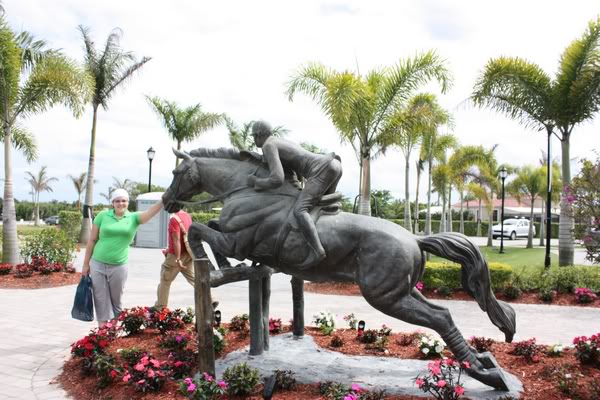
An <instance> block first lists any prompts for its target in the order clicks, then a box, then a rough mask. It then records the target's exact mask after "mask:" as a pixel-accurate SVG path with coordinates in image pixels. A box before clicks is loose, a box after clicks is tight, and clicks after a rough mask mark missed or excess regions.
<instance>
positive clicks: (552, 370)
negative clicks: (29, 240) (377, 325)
mask: <svg viewBox="0 0 600 400" xmlns="http://www.w3.org/2000/svg"><path fill="white" fill-rule="evenodd" d="M188 327H189V328H188V329H189V330H191V329H192V328H191V326H190V325H188ZM289 329H290V328H289V326H284V332H286V331H289ZM305 332H306V334H309V335H311V336H313V338H314V339H315V341H316V342H317V343H318V344H319V345H320V346H321V347H323V348H328V349H330V350H333V351H339V352H341V353H344V354H350V355H377V356H381V357H399V358H409V359H415V358H419V359H421V358H422V357H421V356H422V354H421V353H419V351H418V348H417V345H416V342H412V343H410V344H407V343H408V342H409V341H410V340H409V339H408V338H409V337H410V336H411V334H405V333H392V335H391V336H390V337H389V345H388V350H387V351H386V352H380V351H377V350H375V349H371V348H368V347H367V346H368V345H365V344H362V343H360V342H359V341H358V340H357V336H356V331H352V330H348V329H342V330H338V331H336V332H335V335H337V336H339V337H340V338H341V339H342V340H343V345H342V347H338V348H334V347H331V346H330V342H331V338H332V336H324V335H322V334H321V333H320V332H319V331H318V330H317V329H316V328H306V331H305ZM158 336H159V333H158V331H156V330H151V329H148V330H146V331H143V332H142V333H140V334H137V335H133V336H131V337H123V338H119V339H117V340H115V341H114V342H112V343H111V344H110V345H109V347H108V351H109V352H110V353H112V354H115V353H116V351H117V349H124V348H130V347H133V346H136V347H138V348H140V349H144V350H146V351H148V352H150V353H152V354H153V355H154V356H155V357H157V358H159V359H161V360H164V359H166V351H165V350H164V349H161V348H159V347H158V346H157V337H158ZM193 336H195V335H194V334H193ZM225 340H226V342H227V346H226V348H225V350H224V351H223V352H222V354H220V356H223V355H225V354H227V353H229V352H231V351H234V350H236V349H239V348H241V347H244V346H247V345H248V342H249V338H248V336H247V335H246V336H239V335H238V334H237V332H228V333H227V335H226V336H225ZM190 347H192V348H193V347H195V343H194V342H192V344H191V345H190ZM511 350H512V345H510V344H506V343H497V342H496V343H494V344H493V345H492V348H491V351H492V353H493V354H494V356H495V357H496V359H497V360H498V362H499V363H500V365H502V366H503V367H504V368H505V369H506V370H507V371H509V372H510V373H512V374H514V375H515V376H517V377H518V378H519V379H520V380H521V381H522V382H523V385H524V388H525V391H524V394H523V397H522V398H524V399H529V400H555V399H571V398H579V399H593V398H594V397H593V396H592V394H591V393H590V392H589V390H590V388H591V386H590V384H591V382H600V369H595V368H590V367H584V366H581V365H580V363H579V362H578V361H577V360H576V359H575V356H574V351H573V350H566V351H565V353H564V355H563V356H562V357H549V356H546V355H545V353H543V355H542V356H541V360H540V361H539V362H538V363H528V362H527V361H526V360H525V359H524V358H523V357H518V356H514V355H511V354H509V353H510V351H511ZM446 355H447V356H450V354H449V353H448V354H446ZM81 362H82V359H81V358H71V359H69V360H67V361H66V362H65V364H64V369H63V372H62V373H61V375H60V376H59V377H58V378H57V379H56V383H58V384H59V385H61V386H62V387H63V388H64V389H65V390H66V391H67V393H68V394H69V395H71V396H72V397H73V398H75V399H78V400H86V399H152V400H172V399H183V398H184V397H183V396H182V395H181V394H179V391H178V384H177V383H176V382H174V381H172V380H169V381H167V383H166V384H165V385H164V387H163V388H162V390H161V391H160V392H158V393H146V394H143V393H139V392H136V391H135V390H134V389H133V387H132V386H130V385H128V384H126V383H124V382H122V381H121V379H117V381H115V382H114V383H113V384H111V385H110V386H108V387H107V388H104V389H101V390H98V389H96V388H95V387H96V378H95V377H93V376H85V375H82V373H81ZM557 371H560V372H557ZM564 374H571V376H572V377H575V378H576V379H577V383H576V385H574V386H573V388H574V390H576V391H577V392H578V393H577V394H575V393H571V394H565V393H563V392H561V390H560V388H559V378H558V376H563V377H564ZM261 397H262V386H259V387H257V389H256V390H255V393H254V394H253V395H252V396H248V397H246V398H250V399H260V398H261ZM320 398H322V396H321V395H320V394H319V389H318V386H317V385H316V384H313V385H298V387H297V388H296V389H295V390H294V391H276V392H275V395H274V396H273V399H281V400H300V399H320ZM385 398H386V399H394V400H400V399H405V400H416V399H422V398H417V397H413V396H386V397H385Z"/></svg>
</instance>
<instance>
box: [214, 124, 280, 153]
mask: <svg viewBox="0 0 600 400" xmlns="http://www.w3.org/2000/svg"><path fill="white" fill-rule="evenodd" d="M254 122H256V121H250V122H246V123H244V124H242V127H239V126H237V125H236V123H235V122H233V120H232V119H231V118H227V117H226V119H225V124H226V126H227V130H228V131H229V142H230V143H231V145H232V146H233V147H235V148H236V149H238V150H248V151H256V144H255V143H254V139H253V138H252V125H254ZM271 132H273V136H275V137H283V136H285V135H287V134H288V133H289V130H288V129H286V128H284V127H283V126H281V125H279V126H276V127H274V128H272V129H271Z"/></svg>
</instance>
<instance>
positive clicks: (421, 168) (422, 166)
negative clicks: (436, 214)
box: [413, 157, 425, 233]
mask: <svg viewBox="0 0 600 400" xmlns="http://www.w3.org/2000/svg"><path fill="white" fill-rule="evenodd" d="M415 167H416V168H417V191H416V193H415V221H414V231H413V232H415V233H417V232H420V231H419V189H420V187H421V174H422V173H423V171H424V170H425V160H423V159H422V158H421V157H419V159H418V160H417V161H416V162H415Z"/></svg>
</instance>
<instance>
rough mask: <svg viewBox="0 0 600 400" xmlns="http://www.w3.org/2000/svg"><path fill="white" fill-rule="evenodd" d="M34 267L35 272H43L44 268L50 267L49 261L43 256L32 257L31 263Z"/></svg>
mask: <svg viewBox="0 0 600 400" xmlns="http://www.w3.org/2000/svg"><path fill="white" fill-rule="evenodd" d="M29 264H30V265H31V266H32V267H33V270H34V271H41V270H42V268H45V267H47V266H48V260H46V257H44V256H41V257H38V256H32V257H31V262H30V263H29Z"/></svg>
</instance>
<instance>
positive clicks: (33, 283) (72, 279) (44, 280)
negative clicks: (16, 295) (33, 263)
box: [0, 272, 81, 289]
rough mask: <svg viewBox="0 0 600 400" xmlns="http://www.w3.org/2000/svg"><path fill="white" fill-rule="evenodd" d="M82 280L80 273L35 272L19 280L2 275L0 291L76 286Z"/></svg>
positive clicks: (11, 275)
mask: <svg viewBox="0 0 600 400" xmlns="http://www.w3.org/2000/svg"><path fill="white" fill-rule="evenodd" d="M80 278H81V273H80V272H75V273H68V272H52V273H51V274H48V275H42V274H41V273H39V272H34V273H33V275H31V276H30V277H28V278H17V277H16V276H15V275H14V274H12V273H10V274H8V275H0V289H45V288H51V287H59V286H67V285H76V284H77V283H79V279H80Z"/></svg>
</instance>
